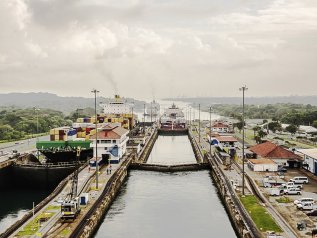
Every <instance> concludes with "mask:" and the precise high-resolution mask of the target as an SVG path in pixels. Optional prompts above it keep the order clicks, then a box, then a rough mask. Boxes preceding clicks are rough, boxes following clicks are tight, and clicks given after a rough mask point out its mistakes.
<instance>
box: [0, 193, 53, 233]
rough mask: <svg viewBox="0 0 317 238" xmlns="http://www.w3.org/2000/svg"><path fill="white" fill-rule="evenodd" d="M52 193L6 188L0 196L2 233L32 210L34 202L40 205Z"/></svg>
mask: <svg viewBox="0 0 317 238" xmlns="http://www.w3.org/2000/svg"><path fill="white" fill-rule="evenodd" d="M50 192H51V191H48V190H36V189H34V190H33V189H29V188H24V189H23V188H13V187H11V188H5V189H4V192H1V196H0V204H1V205H0V233H2V232H4V231H5V230H6V229H7V228H9V227H10V226H11V225H12V224H14V223H15V222H16V221H17V220H19V219H20V218H22V217H23V216H24V215H25V214H26V213H27V212H28V211H29V210H32V207H33V202H34V203H35V205H36V204H38V203H39V202H41V201H42V200H43V199H44V198H45V197H47V196H48V195H49V194H50Z"/></svg>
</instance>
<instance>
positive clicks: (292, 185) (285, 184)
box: [281, 182, 303, 189]
mask: <svg viewBox="0 0 317 238" xmlns="http://www.w3.org/2000/svg"><path fill="white" fill-rule="evenodd" d="M281 186H283V187H285V188H286V187H294V188H299V189H303V185H301V184H295V183H294V182H287V183H283V184H282V185H281Z"/></svg>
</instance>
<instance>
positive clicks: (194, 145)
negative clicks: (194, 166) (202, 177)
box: [188, 130, 203, 163]
mask: <svg viewBox="0 0 317 238" xmlns="http://www.w3.org/2000/svg"><path fill="white" fill-rule="evenodd" d="M188 139H189V141H190V144H191V146H192V148H193V151H194V154H195V158H196V161H197V163H202V162H203V154H202V153H201V150H200V149H199V145H198V144H197V141H196V140H195V138H194V136H193V135H192V132H191V130H188Z"/></svg>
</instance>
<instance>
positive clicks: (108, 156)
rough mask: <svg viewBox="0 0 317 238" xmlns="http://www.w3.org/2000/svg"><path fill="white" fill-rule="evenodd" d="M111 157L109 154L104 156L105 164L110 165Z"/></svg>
mask: <svg viewBox="0 0 317 238" xmlns="http://www.w3.org/2000/svg"><path fill="white" fill-rule="evenodd" d="M109 159H110V155H109V154H102V160H103V163H104V164H107V165H108V164H109Z"/></svg>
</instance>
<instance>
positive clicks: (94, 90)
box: [91, 89, 99, 189]
mask: <svg viewBox="0 0 317 238" xmlns="http://www.w3.org/2000/svg"><path fill="white" fill-rule="evenodd" d="M91 92H92V93H94V94H95V119H96V120H95V130H96V154H95V156H96V189H98V173H99V171H98V146H97V145H98V143H97V141H98V128H97V124H98V123H97V93H99V91H98V90H97V89H93V90H92V91H91Z"/></svg>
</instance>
